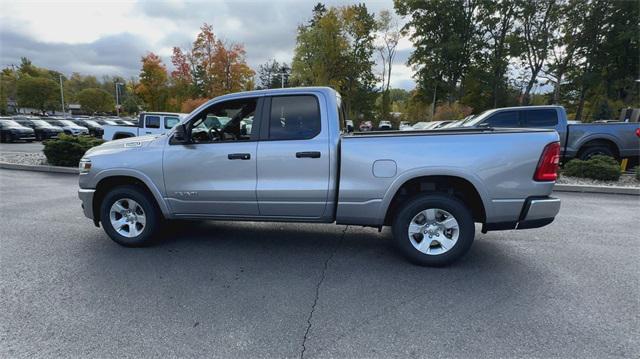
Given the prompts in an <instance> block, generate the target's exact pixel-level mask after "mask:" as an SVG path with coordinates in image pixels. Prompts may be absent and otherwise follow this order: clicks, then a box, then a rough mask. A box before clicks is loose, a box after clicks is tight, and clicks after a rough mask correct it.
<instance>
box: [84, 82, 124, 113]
mask: <svg viewBox="0 0 640 359" xmlns="http://www.w3.org/2000/svg"><path fill="white" fill-rule="evenodd" d="M76 97H77V99H78V102H79V103H80V106H81V108H82V110H83V111H84V112H87V113H96V112H111V111H113V110H114V108H115V101H114V100H113V96H111V94H110V93H108V92H107V91H105V90H103V89H99V88H88V89H84V90H82V91H80V92H78V94H77V95H76Z"/></svg>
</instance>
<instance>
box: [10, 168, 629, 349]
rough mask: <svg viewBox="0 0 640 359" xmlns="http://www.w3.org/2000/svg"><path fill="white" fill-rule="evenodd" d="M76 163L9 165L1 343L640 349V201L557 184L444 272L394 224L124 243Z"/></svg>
mask: <svg viewBox="0 0 640 359" xmlns="http://www.w3.org/2000/svg"><path fill="white" fill-rule="evenodd" d="M76 183H77V178H76V176H73V175H60V174H46V173H34V172H23V171H10V170H0V218H1V219H0V263H1V265H0V308H2V310H0V357H143V356H156V357H159V356H161V357H169V356H179V357H189V356H191V357H302V356H304V357H308V358H311V357H380V358H388V357H402V358H405V357H463V358H470V357H473V358H475V357H563V358H564V357H593V358H602V357H638V355H640V339H639V338H640V329H639V328H640V314H639V313H640V302H639V301H640V300H639V298H640V286H639V284H640V281H639V273H640V261H639V259H640V236H639V235H638V233H639V230H640V224H639V223H640V215H639V210H640V200H639V199H638V197H632V196H620V195H595V194H570V193H559V194H557V195H558V196H559V197H560V198H562V200H563V207H562V210H561V214H560V216H559V217H558V218H557V220H556V221H555V222H554V223H553V224H552V225H550V226H547V227H545V228H541V229H537V230H526V231H509V232H490V233H488V234H484V235H483V234H478V235H477V239H476V242H475V244H474V246H473V248H472V249H471V251H470V253H469V254H468V255H467V256H466V257H465V258H463V260H462V261H460V262H458V263H457V264H456V265H453V266H451V267H447V268H442V269H433V268H421V267H417V266H413V265H411V264H409V263H407V262H406V261H405V260H404V259H403V258H402V257H400V256H399V255H398V254H396V253H395V252H394V250H393V248H392V246H391V243H390V238H391V234H390V232H389V230H384V231H383V232H382V233H378V232H377V230H375V229H367V228H359V227H351V226H349V227H345V226H335V225H307V224H278V223H267V224H260V223H227V222H202V223H196V222H180V223H176V224H173V225H172V226H171V227H170V228H168V229H167V230H166V231H165V233H164V235H163V236H162V238H161V240H160V243H159V244H158V245H156V246H154V247H151V248H144V249H126V248H123V247H120V246H118V245H116V244H115V243H113V242H112V241H111V240H109V239H108V237H107V236H106V235H105V234H104V233H103V231H102V229H100V228H96V227H94V226H93V224H92V223H91V222H90V221H89V220H87V219H85V218H84V217H83V215H82V212H81V210H80V202H79V201H78V200H77V197H76V190H77V188H76Z"/></svg>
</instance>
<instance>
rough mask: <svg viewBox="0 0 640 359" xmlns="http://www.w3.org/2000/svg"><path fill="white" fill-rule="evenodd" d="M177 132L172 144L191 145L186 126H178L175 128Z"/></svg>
mask: <svg viewBox="0 0 640 359" xmlns="http://www.w3.org/2000/svg"><path fill="white" fill-rule="evenodd" d="M175 128H176V130H175V131H174V132H173V137H172V138H171V143H175V144H178V143H182V144H184V143H189V136H188V135H187V129H186V127H185V125H184V124H178V125H176V126H175Z"/></svg>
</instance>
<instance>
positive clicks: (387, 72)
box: [376, 10, 400, 119]
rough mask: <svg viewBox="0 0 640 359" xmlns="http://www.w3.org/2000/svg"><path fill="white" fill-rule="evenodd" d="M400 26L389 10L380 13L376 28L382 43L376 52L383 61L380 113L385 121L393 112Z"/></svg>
mask: <svg viewBox="0 0 640 359" xmlns="http://www.w3.org/2000/svg"><path fill="white" fill-rule="evenodd" d="M398 26H399V25H398V20H397V19H396V18H395V17H394V16H393V15H392V14H391V12H390V11H389V10H382V11H380V15H379V16H378V20H377V23H376V27H377V30H378V31H379V32H380V40H381V43H380V45H378V46H377V47H376V50H377V51H378V55H379V56H380V60H381V61H382V76H381V79H382V86H381V90H382V103H381V108H380V113H381V115H382V117H383V118H385V119H386V118H387V116H388V115H389V112H390V111H391V102H392V101H391V99H390V98H389V88H390V87H391V69H392V67H393V59H394V57H395V55H396V48H397V47H398V42H399V41H400V29H399V27H398Z"/></svg>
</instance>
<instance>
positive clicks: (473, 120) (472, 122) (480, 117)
mask: <svg viewBox="0 0 640 359" xmlns="http://www.w3.org/2000/svg"><path fill="white" fill-rule="evenodd" d="M491 113H493V111H492V110H486V111H484V112H483V113H481V114H479V115H478V116H475V117H471V118H469V119H467V120H464V121H463V122H462V123H461V124H460V125H459V126H462V127H473V126H475V125H477V124H479V123H480V122H482V121H484V119H485V118H487V116H488V115H490V114H491Z"/></svg>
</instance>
